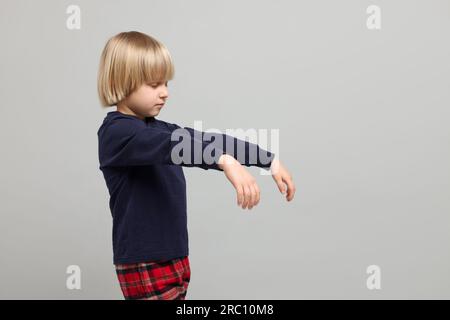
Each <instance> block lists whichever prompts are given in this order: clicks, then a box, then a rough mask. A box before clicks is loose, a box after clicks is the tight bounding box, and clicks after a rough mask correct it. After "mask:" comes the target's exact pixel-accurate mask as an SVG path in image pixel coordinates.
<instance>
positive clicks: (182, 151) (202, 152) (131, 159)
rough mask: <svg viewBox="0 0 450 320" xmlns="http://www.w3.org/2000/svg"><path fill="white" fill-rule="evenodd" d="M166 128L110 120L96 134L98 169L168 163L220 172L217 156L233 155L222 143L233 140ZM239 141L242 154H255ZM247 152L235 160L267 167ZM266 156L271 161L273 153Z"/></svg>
mask: <svg viewBox="0 0 450 320" xmlns="http://www.w3.org/2000/svg"><path fill="white" fill-rule="evenodd" d="M166 127H167V129H165V128H164V129H161V128H156V127H149V126H140V125H136V122H133V120H131V119H123V118H122V119H120V120H112V121H111V123H110V124H109V125H108V126H107V127H106V128H104V130H101V131H99V132H98V138H99V160H100V169H102V168H104V167H126V166H145V165H161V164H169V165H181V166H185V167H199V168H202V169H205V170H208V169H214V170H219V171H222V169H220V168H219V166H218V160H219V158H220V156H221V155H222V154H224V153H229V154H231V155H233V154H232V153H231V151H232V150H231V149H230V148H229V150H227V148H226V144H225V143H223V142H226V140H227V137H228V139H236V138H233V137H230V136H227V135H222V134H220V135H219V136H217V134H215V135H216V136H215V139H213V140H212V139H206V138H208V137H206V138H205V136H207V135H208V134H207V133H205V132H201V131H197V130H194V129H192V128H189V127H184V128H181V127H180V126H178V125H176V124H170V123H166ZM177 129H180V130H177ZM175 130H177V131H176V132H175ZM211 140H212V141H211ZM236 140H239V139H236ZM220 141H222V143H220ZM240 141H241V142H240V143H241V144H243V147H244V148H245V149H246V151H250V149H256V150H257V151H258V152H259V149H260V148H259V147H258V146H257V145H253V144H251V143H249V142H247V141H245V142H244V141H242V140H240ZM234 142H238V141H234ZM247 153H248V152H246V156H245V157H244V158H242V159H241V161H239V159H238V161H239V162H240V163H242V164H244V165H248V166H249V165H257V166H261V167H266V168H268V167H270V163H262V162H261V161H259V162H258V159H256V161H251V160H252V159H251V157H250V156H249V155H247ZM269 154H270V153H269ZM270 155H271V156H272V158H273V154H270ZM253 160H254V159H253ZM253 162H254V163H253Z"/></svg>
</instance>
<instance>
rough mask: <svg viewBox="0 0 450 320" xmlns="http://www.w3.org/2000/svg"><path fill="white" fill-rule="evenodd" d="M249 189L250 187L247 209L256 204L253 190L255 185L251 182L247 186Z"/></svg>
mask: <svg viewBox="0 0 450 320" xmlns="http://www.w3.org/2000/svg"><path fill="white" fill-rule="evenodd" d="M249 189H250V199H251V201H250V206H249V209H251V208H253V207H254V206H255V205H256V190H255V187H254V186H253V184H251V185H250V186H249Z"/></svg>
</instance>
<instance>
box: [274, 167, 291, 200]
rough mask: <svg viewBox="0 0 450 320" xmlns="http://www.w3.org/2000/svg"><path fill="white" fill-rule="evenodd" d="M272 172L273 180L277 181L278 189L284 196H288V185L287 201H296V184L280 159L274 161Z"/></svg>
mask: <svg viewBox="0 0 450 320" xmlns="http://www.w3.org/2000/svg"><path fill="white" fill-rule="evenodd" d="M270 171H271V173H272V178H273V180H275V183H276V184H277V186H278V189H279V190H280V192H281V193H282V194H283V195H284V194H286V185H287V195H286V200H287V201H291V200H292V199H294V194H295V185H294V182H293V181H292V176H291V174H290V173H289V172H288V171H287V170H286V168H285V167H284V166H283V165H282V164H281V162H280V161H279V160H278V159H274V160H273V161H272V164H271V166H270Z"/></svg>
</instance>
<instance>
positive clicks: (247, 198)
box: [242, 186, 251, 209]
mask: <svg viewBox="0 0 450 320" xmlns="http://www.w3.org/2000/svg"><path fill="white" fill-rule="evenodd" d="M250 198H251V197H250V189H249V188H248V186H244V204H243V205H242V209H245V208H247V207H248V205H249V203H250Z"/></svg>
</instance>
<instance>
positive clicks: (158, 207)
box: [97, 111, 274, 264]
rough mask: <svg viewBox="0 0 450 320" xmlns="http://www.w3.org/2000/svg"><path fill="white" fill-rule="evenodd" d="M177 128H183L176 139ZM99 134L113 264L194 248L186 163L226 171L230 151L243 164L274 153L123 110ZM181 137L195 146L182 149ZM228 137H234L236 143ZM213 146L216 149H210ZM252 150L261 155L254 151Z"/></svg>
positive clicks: (265, 164)
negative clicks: (189, 223)
mask: <svg viewBox="0 0 450 320" xmlns="http://www.w3.org/2000/svg"><path fill="white" fill-rule="evenodd" d="M177 129H179V131H180V130H181V131H182V132H181V133H182V134H181V135H178V138H179V139H174V137H175V135H174V134H173V133H175V130H177ZM183 130H184V131H183ZM179 131H177V132H179ZM183 132H184V133H183ZM186 133H188V134H186ZM97 135H98V143H99V144H98V151H99V162H100V167H99V168H100V170H101V171H102V173H103V176H104V178H105V182H106V185H107V188H108V192H109V195H110V200H109V207H110V210H111V215H112V217H113V231H112V241H113V253H114V258H113V263H114V264H123V263H139V262H147V261H153V260H165V259H173V258H177V257H183V256H187V255H188V254H189V247H188V230H187V208H186V180H185V177H184V173H183V169H182V167H183V166H185V167H194V166H195V167H199V168H202V169H204V170H209V169H214V170H219V171H222V169H220V168H219V166H218V165H217V162H218V159H219V157H220V156H221V155H222V154H224V153H227V154H231V155H233V156H235V158H236V159H237V160H238V161H239V162H240V163H241V164H243V165H246V166H251V165H254V166H258V167H261V168H266V169H268V168H270V165H271V162H272V160H273V158H274V154H273V153H271V152H268V151H266V150H264V149H261V148H260V147H259V146H258V145H256V144H252V143H250V142H248V141H243V140H240V139H237V138H235V137H231V136H229V135H226V134H220V135H219V138H218V139H216V140H215V139H214V138H213V139H211V138H210V137H209V138H208V139H205V136H206V133H205V132H201V131H197V130H194V129H192V128H189V127H184V128H181V127H180V126H178V125H176V124H173V123H168V122H165V121H161V120H158V119H156V118H154V117H147V118H145V120H142V119H140V118H138V117H137V116H133V115H127V114H123V113H121V112H119V111H111V112H108V113H107V115H106V117H105V118H104V120H103V123H102V124H101V126H100V128H99V129H98V132H97ZM215 136H216V137H217V134H215ZM181 137H182V138H181ZM220 137H221V138H222V140H219V139H220ZM182 139H186V140H183V141H184V142H186V141H187V142H188V143H189V145H190V146H191V147H190V148H185V149H183V150H182V151H181V152H179V151H180V150H179V147H180V146H181V144H179V143H180V142H181V140H182ZM227 139H228V140H227ZM220 141H221V142H222V143H221V144H218V143H219V142H220ZM229 141H233V144H232V146H233V148H232V149H231V148H230V147H229V146H230V145H229V144H227V143H229ZM186 145H187V144H186V143H185V144H184V146H186ZM211 147H213V148H211ZM212 149H213V150H214V152H210V151H211V150H212ZM239 150H245V157H244V158H239V157H236V155H237V154H238V152H239ZM174 151H177V152H174ZM205 151H209V152H205ZM203 152H205V154H211V155H212V160H213V161H210V160H205V158H204V157H202V154H203ZM252 152H254V153H253V155H255V154H256V155H257V157H256V158H255V157H250V154H251V153H252ZM177 154H178V156H177ZM261 155H264V158H263V157H260V156H261ZM199 156H200V157H199ZM199 160H200V161H199Z"/></svg>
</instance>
